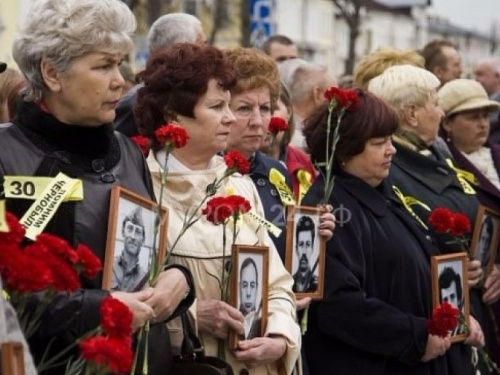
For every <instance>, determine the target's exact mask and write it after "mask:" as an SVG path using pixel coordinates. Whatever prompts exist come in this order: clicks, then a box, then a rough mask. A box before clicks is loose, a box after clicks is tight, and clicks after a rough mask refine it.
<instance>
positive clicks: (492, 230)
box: [471, 205, 500, 276]
mask: <svg viewBox="0 0 500 375" xmlns="http://www.w3.org/2000/svg"><path fill="white" fill-rule="evenodd" d="M499 241H500V213H499V212H497V211H494V210H491V209H489V208H488V207H486V206H482V205H480V206H479V209H478V210H477V216H476V224H475V226H474V232H473V234H472V239H471V252H472V254H473V255H474V258H475V259H477V260H479V261H480V262H481V266H482V267H483V270H484V272H485V275H486V276H488V275H489V274H490V273H491V271H492V269H493V266H494V265H495V260H496V257H497V249H498V245H499Z"/></svg>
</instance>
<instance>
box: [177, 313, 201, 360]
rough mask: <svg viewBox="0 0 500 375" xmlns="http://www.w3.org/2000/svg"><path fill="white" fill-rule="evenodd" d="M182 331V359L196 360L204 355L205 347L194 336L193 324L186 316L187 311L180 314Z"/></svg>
mask: <svg viewBox="0 0 500 375" xmlns="http://www.w3.org/2000/svg"><path fill="white" fill-rule="evenodd" d="M181 320H182V332H183V334H184V339H183V340H182V345H181V359H182V360H192V361H194V360H197V359H200V358H203V357H205V348H204V347H203V345H201V341H200V339H199V338H198V336H196V333H195V331H194V328H193V325H192V324H191V321H190V320H189V317H188V316H187V312H185V313H183V314H181Z"/></svg>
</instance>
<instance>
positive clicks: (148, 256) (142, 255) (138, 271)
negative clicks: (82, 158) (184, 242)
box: [102, 186, 168, 292]
mask: <svg viewBox="0 0 500 375" xmlns="http://www.w3.org/2000/svg"><path fill="white" fill-rule="evenodd" d="M157 209H158V205H157V204H156V202H153V201H151V200H149V199H146V198H144V197H142V196H140V195H138V194H135V193H133V192H132V191H130V190H127V189H124V188H122V187H120V186H115V187H114V188H113V189H112V191H111V200H110V208H109V221H108V237H107V242H106V256H105V260H104V274H103V281H102V288H103V289H106V290H112V291H115V290H120V291H124V292H134V291H137V290H140V289H141V288H142V287H143V286H144V285H145V283H146V282H147V280H148V276H149V273H150V271H151V270H152V269H153V266H154V267H159V266H161V264H162V263H163V261H164V259H165V255H166V245H167V221H168V210H167V209H166V208H165V207H162V209H161V220H160V224H159V228H158V233H157V235H156V246H153V242H154V237H155V235H154V232H155V222H156V216H157V215H156V212H157ZM153 251H154V253H153ZM155 259H156V262H155V261H154V260H155ZM152 263H156V264H152Z"/></svg>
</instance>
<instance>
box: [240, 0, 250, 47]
mask: <svg viewBox="0 0 500 375" xmlns="http://www.w3.org/2000/svg"><path fill="white" fill-rule="evenodd" d="M240 14H241V42H240V43H241V45H242V46H243V47H250V46H251V43H250V24H251V19H250V0H241V8H240Z"/></svg>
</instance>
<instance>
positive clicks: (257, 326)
mask: <svg viewBox="0 0 500 375" xmlns="http://www.w3.org/2000/svg"><path fill="white" fill-rule="evenodd" d="M261 269H262V266H261V267H259V266H258V265H257V262H256V261H255V260H254V258H252V257H246V258H242V262H241V265H240V268H239V297H240V307H239V310H240V312H241V313H242V314H243V316H244V317H245V320H244V329H245V336H244V339H251V338H254V337H259V336H261V322H262V316H261V311H262V303H261V299H262V298H261V297H260V296H262V290H261V288H262V284H261V282H260V281H259V280H260V279H259V275H260V272H259V270H261Z"/></svg>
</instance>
